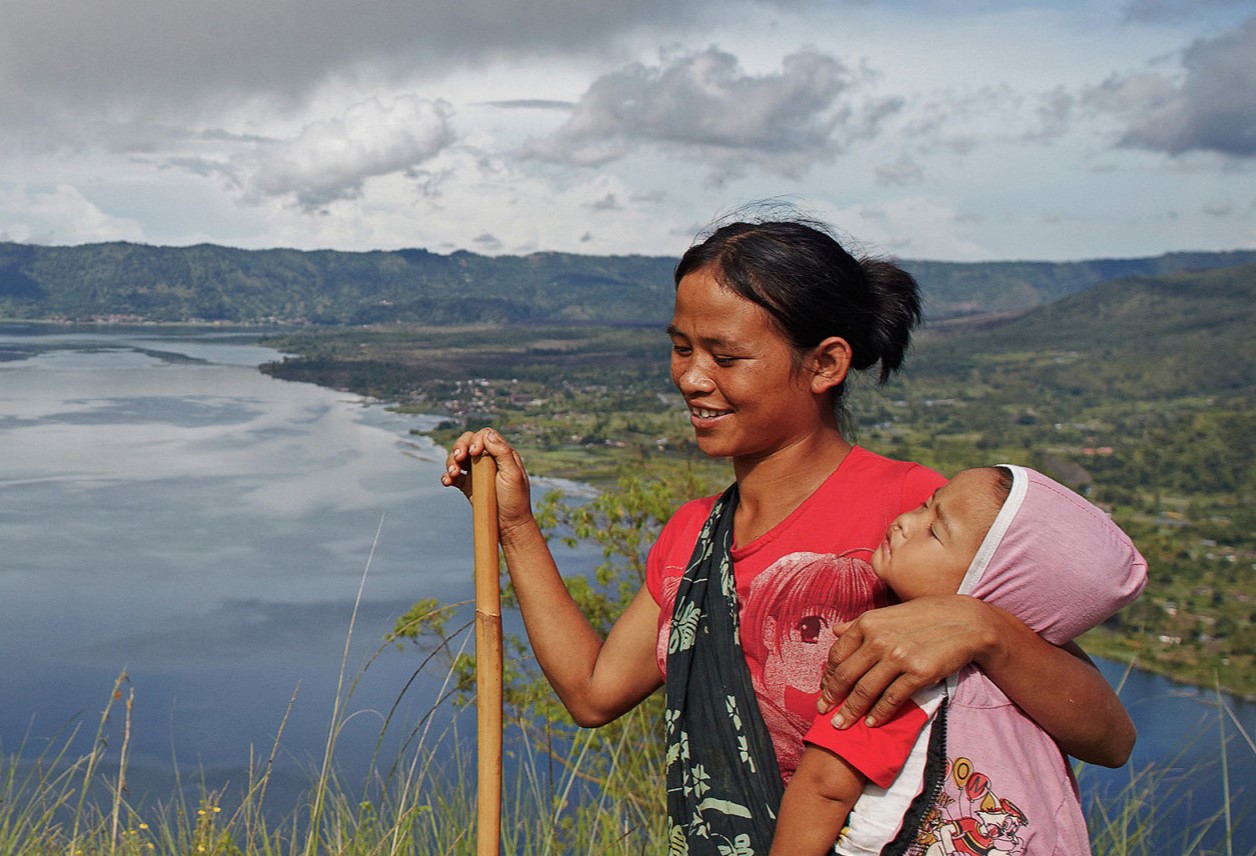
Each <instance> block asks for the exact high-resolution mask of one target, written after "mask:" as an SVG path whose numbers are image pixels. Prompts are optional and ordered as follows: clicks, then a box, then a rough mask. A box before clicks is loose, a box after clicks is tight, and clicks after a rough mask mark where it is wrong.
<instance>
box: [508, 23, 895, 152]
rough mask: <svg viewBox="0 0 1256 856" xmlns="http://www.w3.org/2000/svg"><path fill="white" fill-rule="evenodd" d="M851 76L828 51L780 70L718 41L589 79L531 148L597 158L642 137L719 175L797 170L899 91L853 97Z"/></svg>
mask: <svg viewBox="0 0 1256 856" xmlns="http://www.w3.org/2000/svg"><path fill="white" fill-rule="evenodd" d="M860 82H861V81H860V79H859V76H858V75H856V74H855V73H854V72H852V71H850V70H849V69H848V68H847V67H846V66H844V65H843V64H842V63H841V62H839V61H838V60H836V59H834V58H833V57H830V56H827V55H825V54H822V53H819V52H816V51H810V50H808V51H801V52H799V53H795V54H792V55H790V56H787V57H785V59H784V60H783V63H782V69H781V71H780V72H779V73H775V74H763V75H754V74H749V73H746V72H745V71H743V70H742V68H741V66H740V63H739V61H738V59H737V58H736V57H735V56H733V55H731V54H729V53H726V52H724V51H721V50H719V49H717V48H713V47H712V48H708V49H707V50H704V51H701V52H698V53H689V54H684V55H680V56H676V57H672V58H670V59H666V58H665V59H664V60H663V61H662V62H661V63H660V64H659V65H657V66H646V65H643V64H640V63H634V64H632V65H628V66H625V67H623V68H620V69H618V70H616V71H614V72H612V73H610V74H607V75H605V76H603V77H601V78H599V79H597V80H596V81H594V82H593V84H592V85H591V86H590V87H589V89H588V90H587V91H586V92H585V94H584V96H583V97H582V98H581V99H580V101H579V103H578V104H577V105H576V107H575V110H574V112H573V113H572V116H571V118H570V119H568V121H567V122H566V123H565V124H563V125H562V126H561V127H560V128H559V129H558V130H557V131H556V132H555V133H554V134H553V135H551V136H550V137H548V138H544V139H534V140H532V141H531V142H530V144H529V147H528V151H529V153H530V154H531V155H533V156H535V157H539V158H542V159H546V160H551V161H555V162H560V163H567V164H574V165H581V166H598V165H602V164H606V163H609V162H611V161H614V160H618V159H620V158H623V157H625V156H627V155H628V154H630V153H632V152H633V151H635V150H636V149H637V148H639V147H641V146H658V147H663V148H667V149H671V150H678V151H679V152H680V153H681V154H683V155H686V156H688V157H690V158H692V159H695V160H701V161H703V162H705V163H707V164H710V165H711V166H712V167H713V168H715V169H716V170H717V171H720V172H723V173H724V176H725V177H727V176H735V175H739V174H741V173H742V172H743V168H744V167H746V166H749V165H757V166H760V167H763V168H765V169H767V170H769V171H772V172H776V173H778V174H781V175H786V176H793V177H797V176H800V175H802V174H804V173H805V172H806V171H807V170H808V168H809V167H810V166H811V165H813V164H814V163H816V162H831V161H832V160H833V158H834V156H835V155H836V154H837V153H839V152H841V151H843V150H844V149H845V148H846V147H847V146H849V145H851V144H852V143H854V142H856V141H858V140H864V139H869V138H871V137H873V136H875V135H876V133H877V131H878V130H879V128H880V126H881V123H882V121H883V120H884V119H885V118H886V117H888V116H889V115H892V114H893V113H895V112H897V111H898V110H899V109H900V108H901V106H902V102H901V101H900V100H899V99H870V100H869V101H867V102H866V103H862V104H861V103H857V102H856V99H855V98H854V97H853V94H854V91H855V90H856V89H857V88H858V86H859V83H860Z"/></svg>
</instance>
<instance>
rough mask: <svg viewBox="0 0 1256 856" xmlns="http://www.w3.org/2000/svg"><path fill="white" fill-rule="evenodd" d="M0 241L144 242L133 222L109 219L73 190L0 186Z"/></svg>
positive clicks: (139, 228) (137, 225)
mask: <svg viewBox="0 0 1256 856" xmlns="http://www.w3.org/2000/svg"><path fill="white" fill-rule="evenodd" d="M0 223H3V226H0V241H20V242H22V243H28V244H53V243H72V244H83V243H91V242H93V241H115V240H130V241H138V240H142V239H143V234H144V230H143V229H142V228H141V226H140V224H139V223H137V222H135V221H134V220H130V219H126V218H122V217H111V216H109V215H108V214H106V213H104V212H103V211H101V210H100V209H99V208H98V207H96V205H95V204H94V203H93V202H92V201H91V200H89V199H88V198H87V197H85V196H84V195H83V194H82V193H81V192H80V191H79V190H78V188H76V187H72V186H70V185H67V184H58V185H55V186H53V187H27V186H18V185H11V184H9V185H6V184H3V183H0Z"/></svg>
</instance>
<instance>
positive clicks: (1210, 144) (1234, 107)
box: [1087, 18, 1256, 158]
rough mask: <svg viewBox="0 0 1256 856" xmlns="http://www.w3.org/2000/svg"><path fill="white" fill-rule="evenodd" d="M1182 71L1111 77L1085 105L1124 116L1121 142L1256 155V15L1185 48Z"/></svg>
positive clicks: (1153, 148)
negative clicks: (1211, 37) (1170, 74)
mask: <svg viewBox="0 0 1256 856" xmlns="http://www.w3.org/2000/svg"><path fill="white" fill-rule="evenodd" d="M1182 67H1183V71H1182V74H1181V75H1180V76H1179V77H1175V78H1170V77H1167V76H1165V75H1163V74H1159V73H1156V72H1138V73H1131V74H1125V75H1120V76H1114V77H1112V78H1109V79H1108V80H1107V81H1106V82H1104V83H1103V84H1102V85H1100V86H1098V87H1095V88H1094V89H1092V90H1091V91H1090V92H1089V93H1088V95H1087V101H1088V103H1090V104H1092V105H1094V106H1096V107H1098V108H1099V109H1101V110H1105V111H1108V112H1111V113H1113V114H1115V115H1118V116H1120V117H1121V118H1123V119H1124V120H1125V122H1126V127H1125V131H1124V134H1123V135H1122V137H1121V140H1120V145H1122V146H1124V147H1129V148H1141V149H1148V150H1151V151H1159V152H1165V153H1167V154H1172V155H1179V154H1184V153H1186V152H1191V151H1206V152H1217V153H1220V154H1223V155H1229V156H1232V157H1239V158H1248V157H1253V156H1256V18H1251V19H1249V20H1248V21H1247V22H1246V23H1243V24H1241V25H1239V26H1238V27H1236V28H1234V29H1233V30H1230V31H1229V32H1226V33H1223V34H1222V35H1220V36H1218V37H1216V38H1214V39H1203V40H1200V41H1197V42H1195V43H1194V44H1192V45H1191V46H1190V47H1188V48H1186V50H1184V51H1183V52H1182Z"/></svg>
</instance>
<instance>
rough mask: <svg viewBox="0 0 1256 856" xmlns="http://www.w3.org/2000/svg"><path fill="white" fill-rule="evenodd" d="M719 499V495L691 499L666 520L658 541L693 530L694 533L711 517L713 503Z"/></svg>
mask: <svg viewBox="0 0 1256 856" xmlns="http://www.w3.org/2000/svg"><path fill="white" fill-rule="evenodd" d="M719 498H720V495H719V494H712V495H711V496H703V497H699V498H698V499H691V500H689V501H688V502H686V503H685V504H684V505H682V506H681V507H680V508H678V509H676V513H675V514H673V515H672V516H671V517H669V518H668V520H667V523H665V524H664V525H663V531H662V533H661V534H660V536H659V540H660V541H661V540H663V539H664V538H666V537H669V536H670V537H676V536H681V537H683V536H684V533H687V532H689V531H690V530H693V531H694V532H696V531H697V530H698V529H700V528H701V527H702V524H703V523H705V522H706V519H707V518H708V517H710V516H711V509H712V508H714V507H715V501H716V500H717V499H719Z"/></svg>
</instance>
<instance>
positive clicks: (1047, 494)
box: [959, 465, 1147, 645]
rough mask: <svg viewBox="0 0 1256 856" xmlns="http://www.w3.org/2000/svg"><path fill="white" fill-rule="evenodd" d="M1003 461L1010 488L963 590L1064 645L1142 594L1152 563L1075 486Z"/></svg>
mask: <svg viewBox="0 0 1256 856" xmlns="http://www.w3.org/2000/svg"><path fill="white" fill-rule="evenodd" d="M1004 466H1005V467H1006V469H1008V470H1010V471H1011V472H1012V490H1011V493H1010V494H1009V495H1008V498H1007V501H1005V502H1004V503H1003V508H1002V510H1001V511H1000V512H999V514H998V516H997V517H996V518H995V520H994V524H993V525H992V526H991V527H990V531H989V532H988V533H986V537H985V540H984V541H982V543H981V547H980V549H978V550H977V555H976V556H975V557H974V558H973V561H972V564H971V565H969V567H968V572H967V574H965V576H964V580H963V582H962V583H960V587H959V593H960V594H970V595H973V596H974V597H977V598H979V599H981V600H983V601H985V602H986V603H989V604H993V605H994V606H997V607H999V608H1000V609H1004V610H1006V611H1007V612H1010V613H1011V614H1012V615H1015V616H1016V617H1017V618H1019V619H1020V620H1021V621H1024V622H1025V623H1026V624H1027V625H1029V627H1030V628H1032V629H1033V630H1035V631H1036V632H1037V633H1038V634H1039V635H1040V636H1042V638H1043V639H1046V640H1047V641H1048V642H1051V643H1053V644H1056V645H1060V644H1062V643H1064V642H1068V641H1069V640H1071V639H1074V638H1076V637H1077V636H1080V635H1081V634H1082V633H1084V632H1086V631H1087V630H1089V629H1091V628H1092V627H1095V626H1097V625H1099V624H1101V623H1102V622H1103V621H1104V620H1106V619H1107V618H1108V617H1110V616H1111V615H1113V614H1114V613H1116V612H1117V611H1118V610H1120V609H1121V608H1122V607H1124V606H1125V605H1127V604H1129V603H1131V602H1132V601H1133V600H1134V599H1135V598H1136V597H1138V593H1139V592H1141V591H1142V590H1143V584H1144V583H1145V582H1146V581H1147V561H1146V560H1145V559H1144V558H1143V557H1142V555H1141V554H1140V553H1139V552H1138V549H1137V548H1136V547H1135V546H1134V544H1133V542H1132V541H1130V539H1129V537H1128V536H1127V535H1126V534H1125V533H1124V532H1122V531H1121V529H1120V528H1119V527H1118V526H1117V525H1116V524H1115V523H1113V522H1112V520H1111V519H1110V518H1109V517H1108V515H1107V514H1105V513H1104V512H1103V511H1100V510H1099V509H1098V508H1096V507H1095V506H1093V505H1091V504H1090V503H1089V502H1087V501H1086V500H1084V499H1082V498H1081V497H1080V496H1078V495H1077V494H1076V493H1074V492H1073V491H1071V490H1069V489H1068V488H1066V487H1064V486H1063V485H1061V484H1059V483H1057V482H1055V481H1052V480H1051V479H1049V478H1047V477H1046V476H1044V475H1043V474H1042V473H1039V472H1036V471H1034V470H1031V469H1027V468H1025V467H1019V466H1014V465H1004Z"/></svg>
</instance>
